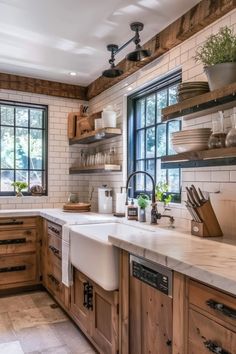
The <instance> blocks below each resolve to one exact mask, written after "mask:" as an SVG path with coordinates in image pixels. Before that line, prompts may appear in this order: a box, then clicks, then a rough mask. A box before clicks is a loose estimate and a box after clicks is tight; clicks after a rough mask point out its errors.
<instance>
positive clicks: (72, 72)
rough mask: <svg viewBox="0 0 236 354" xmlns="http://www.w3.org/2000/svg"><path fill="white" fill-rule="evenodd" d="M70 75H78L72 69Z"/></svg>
mask: <svg viewBox="0 0 236 354" xmlns="http://www.w3.org/2000/svg"><path fill="white" fill-rule="evenodd" d="M69 75H70V76H76V75H77V74H76V72H74V71H71V72H70V73H69Z"/></svg>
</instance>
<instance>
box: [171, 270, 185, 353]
mask: <svg viewBox="0 0 236 354" xmlns="http://www.w3.org/2000/svg"><path fill="white" fill-rule="evenodd" d="M187 338H188V294H187V279H186V277H185V276H184V275H183V274H180V273H177V272H174V277H173V352H172V354H188V351H187V350H188V349H187Z"/></svg>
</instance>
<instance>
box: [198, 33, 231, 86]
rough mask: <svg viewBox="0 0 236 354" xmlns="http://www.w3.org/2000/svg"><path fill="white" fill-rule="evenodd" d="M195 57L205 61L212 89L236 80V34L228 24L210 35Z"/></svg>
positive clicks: (205, 68) (205, 69)
mask: <svg viewBox="0 0 236 354" xmlns="http://www.w3.org/2000/svg"><path fill="white" fill-rule="evenodd" d="M194 58H195V61H196V62H199V61H200V62H202V63H203V65H204V71H205V72H206V75H207V78H208V82H209V86H210V90H211V91H212V90H215V89H218V88H220V87H223V86H225V85H229V84H231V83H233V82H236V35H235V34H234V32H233V30H232V29H231V28H229V27H228V26H225V27H222V28H220V30H219V32H218V33H216V34H214V35H211V36H209V37H208V38H207V40H206V42H205V43H204V44H203V45H202V46H200V47H199V48H198V49H197V52H196V55H195V57H194Z"/></svg>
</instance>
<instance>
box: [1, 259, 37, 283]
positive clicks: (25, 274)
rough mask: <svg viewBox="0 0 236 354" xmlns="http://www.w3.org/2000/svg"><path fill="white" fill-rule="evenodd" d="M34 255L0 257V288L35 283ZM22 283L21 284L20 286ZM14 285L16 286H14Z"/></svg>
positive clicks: (35, 260)
mask: <svg viewBox="0 0 236 354" xmlns="http://www.w3.org/2000/svg"><path fill="white" fill-rule="evenodd" d="M36 262H37V258H36V254H35V253H33V254H22V255H16V256H1V257H0V286H3V285H8V287H9V288H10V287H11V286H13V287H14V286H20V285H27V283H30V284H31V283H33V282H36V281H37V268H36ZM20 283H22V284H20ZM15 284H16V285H15Z"/></svg>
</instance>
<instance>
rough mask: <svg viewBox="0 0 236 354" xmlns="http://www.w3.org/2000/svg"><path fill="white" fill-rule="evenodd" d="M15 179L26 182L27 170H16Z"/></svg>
mask: <svg viewBox="0 0 236 354" xmlns="http://www.w3.org/2000/svg"><path fill="white" fill-rule="evenodd" d="M16 181H20V182H26V183H28V171H21V170H17V171H16Z"/></svg>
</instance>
